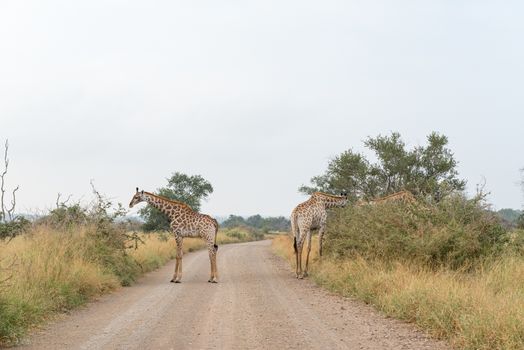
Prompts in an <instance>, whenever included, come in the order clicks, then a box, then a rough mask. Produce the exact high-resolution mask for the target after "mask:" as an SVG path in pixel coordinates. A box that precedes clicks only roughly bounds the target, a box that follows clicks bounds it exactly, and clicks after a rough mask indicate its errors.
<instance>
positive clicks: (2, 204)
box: [0, 140, 9, 222]
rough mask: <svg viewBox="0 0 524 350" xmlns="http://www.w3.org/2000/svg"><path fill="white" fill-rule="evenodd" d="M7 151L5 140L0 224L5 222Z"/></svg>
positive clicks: (0, 180)
mask: <svg viewBox="0 0 524 350" xmlns="http://www.w3.org/2000/svg"><path fill="white" fill-rule="evenodd" d="M8 150H9V140H5V148H4V170H3V171H2V174H1V175H0V208H1V209H2V213H1V215H0V222H2V221H5V205H4V196H5V188H4V186H5V175H6V174H7V168H8V167H9V158H7V154H8V153H7V151H8Z"/></svg>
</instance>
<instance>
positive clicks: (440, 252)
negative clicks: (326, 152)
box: [325, 195, 516, 269]
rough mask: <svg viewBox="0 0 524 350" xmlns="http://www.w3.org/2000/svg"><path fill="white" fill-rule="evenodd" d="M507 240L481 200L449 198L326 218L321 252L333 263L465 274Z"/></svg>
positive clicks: (361, 209)
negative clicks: (373, 262) (394, 264)
mask: <svg viewBox="0 0 524 350" xmlns="http://www.w3.org/2000/svg"><path fill="white" fill-rule="evenodd" d="M511 242H512V241H511V235H510V234H509V233H508V231H507V230H506V229H505V228H504V227H503V226H502V225H501V222H500V220H499V218H498V217H496V215H495V214H493V213H491V212H490V211H488V210H487V208H486V207H485V206H484V204H483V202H482V199H480V198H475V199H470V200H468V199H466V198H465V197H464V196H462V195H454V196H451V197H449V198H447V199H445V200H443V201H441V202H440V203H438V204H434V205H429V204H425V203H423V202H417V203H414V204H407V203H402V202H386V203H382V204H377V205H364V206H350V207H347V208H345V209H341V210H338V211H336V212H335V213H333V215H332V216H331V217H330V218H329V223H328V225H327V233H326V243H325V249H326V253H327V254H331V255H332V256H333V257H355V256H362V257H364V258H372V259H379V260H382V261H398V260H411V261H414V262H416V263H421V264H424V265H426V266H429V267H433V268H435V267H439V266H448V267H451V268H453V269H458V268H468V267H470V266H472V265H473V264H475V263H476V262H477V261H478V260H479V259H481V258H485V257H489V256H493V255H497V254H500V253H501V252H502V251H503V249H504V248H505V247H507V246H508V245H509V244H516V243H515V242H516V240H513V243H511Z"/></svg>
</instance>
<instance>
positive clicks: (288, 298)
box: [19, 241, 448, 350]
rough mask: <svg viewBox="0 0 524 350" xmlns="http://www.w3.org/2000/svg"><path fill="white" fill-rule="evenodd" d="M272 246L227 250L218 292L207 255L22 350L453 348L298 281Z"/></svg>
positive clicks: (71, 317) (149, 279) (95, 307)
mask: <svg viewBox="0 0 524 350" xmlns="http://www.w3.org/2000/svg"><path fill="white" fill-rule="evenodd" d="M270 244H271V243H270V241H260V242H250V243H242V244H231V245H225V246H221V247H220V249H219V251H218V268H219V270H218V271H219V283H218V284H211V283H207V279H208V277H209V276H208V275H209V258H208V254H207V251H199V252H194V253H189V254H186V255H185V256H184V265H183V268H184V275H183V279H182V283H180V284H174V283H169V280H170V279H171V275H172V272H173V270H174V262H171V263H169V264H167V265H166V266H164V267H163V268H161V269H159V270H157V271H155V272H152V273H149V274H147V275H146V276H144V277H143V278H142V279H140V280H139V282H138V283H137V284H135V285H133V286H132V287H127V288H122V289H121V290H119V291H117V292H115V293H113V294H110V295H107V296H104V297H102V298H100V299H99V300H98V301H95V302H92V303H90V304H88V305H87V306H86V307H84V308H81V309H79V310H75V311H73V312H71V313H70V314H68V315H64V316H61V317H59V318H58V319H57V320H55V321H53V322H52V323H50V324H48V325H47V326H46V327H44V328H42V329H41V330H39V331H37V332H35V333H34V334H33V335H32V336H31V337H29V338H28V339H27V340H26V343H25V344H24V345H21V346H19V348H22V349H177V350H178V349H417V350H422V349H432V350H433V349H448V346H447V345H446V344H445V343H442V342H437V341H434V340H431V339H429V338H428V337H426V336H425V335H424V334H423V333H422V332H421V331H419V330H417V329H416V328H415V327H414V326H412V325H409V324H405V323H403V322H400V321H396V320H393V319H388V318H386V317H385V316H382V315H381V314H380V313H378V312H376V311H375V310H373V309H372V308H371V307H369V306H367V305H365V304H362V303H360V302H357V301H353V300H350V299H347V298H342V297H339V296H337V295H333V294H330V293H329V292H326V291H325V290H323V289H321V288H319V287H317V286H315V285H314V284H313V283H312V282H311V281H308V280H307V279H306V280H297V279H296V278H294V274H293V272H292V271H291V268H290V267H289V265H288V264H287V262H285V261H284V260H283V259H281V258H280V257H277V256H275V255H273V254H272V252H271V248H270Z"/></svg>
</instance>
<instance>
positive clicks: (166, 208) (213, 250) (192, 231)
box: [129, 187, 218, 283]
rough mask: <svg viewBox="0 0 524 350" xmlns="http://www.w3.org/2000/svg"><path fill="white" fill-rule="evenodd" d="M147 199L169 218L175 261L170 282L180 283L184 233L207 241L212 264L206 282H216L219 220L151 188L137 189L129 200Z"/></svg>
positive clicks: (143, 200) (185, 235)
mask: <svg viewBox="0 0 524 350" xmlns="http://www.w3.org/2000/svg"><path fill="white" fill-rule="evenodd" d="M140 202H146V203H147V204H149V205H151V206H153V207H155V208H157V209H158V210H159V211H160V212H162V213H163V214H164V215H166V216H167V217H168V218H169V221H170V226H171V231H172V232H173V234H174V236H175V240H176V247H177V250H176V265H175V273H174V275H173V279H172V280H171V282H174V283H180V281H181V279H182V254H183V253H182V243H183V239H184V237H200V238H202V239H203V240H204V241H206V243H207V250H208V253H209V262H210V264H211V276H210V277H209V280H208V282H212V283H217V278H218V276H217V260H216V259H217V251H218V246H217V244H216V238H217V232H218V222H217V221H216V220H215V219H213V218H212V217H211V216H209V215H206V214H200V213H198V212H196V211H194V210H193V209H191V207H190V206H188V205H187V204H185V203H182V202H179V201H175V200H171V199H168V198H165V197H161V196H158V195H156V194H153V193H150V192H144V191H139V190H138V187H137V188H136V193H135V195H134V196H133V198H132V199H131V202H130V203H129V207H130V208H132V207H133V206H135V205H136V204H137V203H140Z"/></svg>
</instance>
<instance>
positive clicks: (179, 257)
mask: <svg viewBox="0 0 524 350" xmlns="http://www.w3.org/2000/svg"><path fill="white" fill-rule="evenodd" d="M182 243H183V242H182V237H180V236H177V237H176V264H175V273H174V274H173V279H172V280H171V282H174V283H180V280H181V279H182V255H183V251H182Z"/></svg>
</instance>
